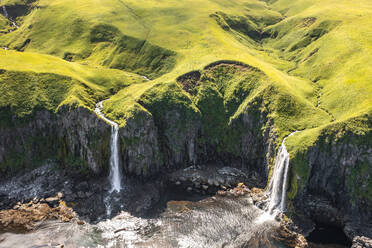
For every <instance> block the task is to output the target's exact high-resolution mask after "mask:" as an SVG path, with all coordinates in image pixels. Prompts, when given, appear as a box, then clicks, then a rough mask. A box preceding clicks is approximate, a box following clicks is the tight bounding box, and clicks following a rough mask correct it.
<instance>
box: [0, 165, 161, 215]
mask: <svg viewBox="0 0 372 248" xmlns="http://www.w3.org/2000/svg"><path fill="white" fill-rule="evenodd" d="M126 182H127V186H126V187H125V188H124V189H123V190H122V191H121V192H120V194H118V195H114V196H113V198H117V199H119V200H120V201H121V204H117V205H116V206H115V208H114V209H113V210H114V211H113V214H114V213H117V212H120V211H121V210H125V211H128V212H131V213H133V214H134V215H145V214H147V212H148V211H151V208H152V207H153V206H154V205H155V204H156V203H158V201H159V199H160V191H161V189H162V184H161V183H160V182H158V181H151V182H147V183H142V182H141V181H138V180H135V179H126ZM108 190H109V183H108V180H107V178H106V177H104V178H99V177H98V178H95V177H93V178H87V177H84V176H81V177H79V176H78V175H73V176H72V175H71V174H69V172H68V171H65V170H64V169H61V168H58V167H55V165H54V164H53V163H51V164H47V165H44V166H41V167H39V168H37V169H34V170H32V171H29V172H26V173H24V174H21V175H19V176H16V177H13V178H10V179H6V180H3V181H1V183H0V209H11V208H13V206H14V205H16V204H18V202H21V203H28V202H30V201H35V199H44V200H45V202H46V203H47V204H48V205H50V206H51V207H54V206H57V205H58V203H59V200H62V201H64V202H66V204H67V206H70V207H73V209H74V210H75V211H76V212H77V214H78V215H79V216H80V217H81V218H83V219H85V220H87V221H97V220H98V219H102V218H106V206H105V197H106V196H107V192H108ZM56 195H57V196H58V195H60V198H56V197H55V196H56ZM112 200H113V201H114V200H115V199H112Z"/></svg>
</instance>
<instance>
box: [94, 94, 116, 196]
mask: <svg viewBox="0 0 372 248" xmlns="http://www.w3.org/2000/svg"><path fill="white" fill-rule="evenodd" d="M102 109H103V101H102V102H99V103H97V105H96V109H95V112H96V114H97V115H99V116H100V117H101V118H102V119H104V120H105V121H106V122H107V123H109V124H110V125H111V142H110V152H111V155H110V175H109V180H110V184H111V190H110V193H112V192H114V191H116V192H120V190H121V189H122V187H121V173H120V166H119V140H118V139H119V125H118V124H117V123H115V122H113V121H112V120H110V119H108V118H107V117H106V116H105V115H104V114H103V113H102Z"/></svg>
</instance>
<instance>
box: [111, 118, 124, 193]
mask: <svg viewBox="0 0 372 248" xmlns="http://www.w3.org/2000/svg"><path fill="white" fill-rule="evenodd" d="M118 136H119V125H117V124H116V123H115V125H114V126H111V144H110V150H111V157H110V182H111V192H113V191H116V192H120V190H121V177H120V175H121V174H120V169H119V147H118V146H119V141H118Z"/></svg>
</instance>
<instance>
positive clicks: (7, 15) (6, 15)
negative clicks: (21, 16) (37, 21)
mask: <svg viewBox="0 0 372 248" xmlns="http://www.w3.org/2000/svg"><path fill="white" fill-rule="evenodd" d="M1 2H2V1H1V0H0V4H1ZM2 8H3V15H4V16H5V17H6V18H7V19H8V20H9V21H10V22H11V23H12V25H13V26H14V27H15V28H19V27H18V25H17V23H15V22H14V21H13V20H12V19H11V18H10V17H9V14H8V11H7V10H6V7H5V5H3V7H2Z"/></svg>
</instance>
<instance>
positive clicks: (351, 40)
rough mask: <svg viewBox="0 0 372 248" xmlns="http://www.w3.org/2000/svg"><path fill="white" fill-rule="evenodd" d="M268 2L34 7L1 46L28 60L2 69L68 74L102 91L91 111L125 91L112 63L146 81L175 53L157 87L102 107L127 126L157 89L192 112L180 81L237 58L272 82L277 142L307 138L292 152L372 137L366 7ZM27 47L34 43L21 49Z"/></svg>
mask: <svg viewBox="0 0 372 248" xmlns="http://www.w3.org/2000/svg"><path fill="white" fill-rule="evenodd" d="M14 2H15V1H14V0H8V1H6V2H4V3H5V4H8V5H11V4H12V3H14ZM268 2H269V3H265V2H263V1H258V0H233V1H231V0H213V1H204V0H186V1H170V0H159V1H145V0H136V1H135V0H125V1H123V0H109V1H102V0H80V1H74V0H53V1H52V0H40V1H38V2H37V4H36V5H37V6H39V7H38V8H33V9H32V10H31V12H30V14H29V15H27V16H25V17H21V18H18V19H17V21H18V23H20V24H22V25H21V27H20V29H19V30H17V31H15V32H12V33H9V34H6V35H0V45H2V46H9V47H10V48H18V49H23V50H25V51H26V52H25V53H16V52H6V53H5V52H1V53H0V64H1V67H3V68H8V69H9V70H26V68H29V70H32V71H37V72H49V73H57V74H61V75H66V76H69V77H72V78H75V79H77V80H79V81H80V82H82V83H85V84H87V85H88V86H89V87H90V88H92V89H94V92H105V93H98V95H99V97H98V96H97V97H93V98H92V100H91V104H90V105H92V104H93V101H94V100H96V99H98V98H101V97H102V96H103V95H104V94H106V95H107V94H108V88H110V87H113V85H117V84H120V83H115V82H118V80H119V81H121V80H120V78H121V77H124V78H125V77H128V74H125V73H124V72H120V71H118V70H111V69H103V67H102V66H104V67H115V65H116V66H117V68H121V69H124V70H131V71H134V72H138V73H145V74H146V73H149V71H150V70H151V66H152V65H153V61H154V57H156V56H155V55H154V53H163V52H164V51H165V50H164V49H167V52H168V50H169V51H171V52H172V55H171V57H172V56H173V57H174V60H175V63H174V65H169V64H168V65H169V66H168V65H167V66H168V67H165V69H162V70H159V71H158V72H157V73H156V74H151V76H152V78H156V79H155V80H153V81H151V82H146V83H145V82H144V83H142V84H138V85H131V86H129V87H126V88H124V89H123V90H121V91H120V92H119V93H118V94H116V95H115V96H113V97H112V98H111V99H110V100H109V101H107V102H105V108H106V111H107V113H108V115H109V116H110V117H111V118H113V119H116V120H117V121H118V122H120V123H121V124H122V125H125V118H128V117H130V116H133V114H134V113H135V112H136V111H148V110H146V109H144V107H143V106H141V105H140V104H139V103H138V102H141V101H142V100H143V99H144V98H145V99H147V100H149V99H148V97H147V96H148V95H153V93H154V92H155V93H156V89H161V90H159V92H158V93H159V94H158V95H156V94H155V95H156V96H154V98H156V99H158V98H161V97H164V94H163V91H164V90H166V91H169V94H171V95H172V94H175V95H177V96H180V97H181V95H182V97H181V98H182V99H184V103H185V104H189V105H190V107H191V108H194V107H195V106H194V103H195V102H196V103H198V99H194V98H193V97H192V96H190V95H189V94H187V93H185V92H184V91H182V89H181V88H180V87H176V86H177V85H176V82H175V79H176V78H177V77H178V76H179V75H182V74H184V73H186V72H189V71H192V70H202V69H203V68H204V66H206V65H208V64H209V63H211V62H214V61H217V60H221V59H224V60H226V59H229V60H238V61H242V62H244V63H246V64H248V65H250V66H253V67H255V68H258V69H259V70H260V71H262V72H263V73H264V74H265V75H266V76H267V78H268V79H267V80H264V81H260V83H261V84H262V87H263V88H274V89H275V90H273V91H272V95H269V96H268V98H269V99H268V100H270V101H271V102H272V103H273V104H274V105H275V106H277V107H276V108H273V111H272V116H271V117H272V118H273V119H274V120H275V128H276V129H277V132H278V134H279V137H280V138H282V137H284V136H285V135H287V134H289V133H290V132H291V131H294V130H296V129H298V130H305V131H303V132H301V133H298V134H296V135H294V136H292V137H291V138H289V139H288V147H289V149H290V151H291V152H292V154H297V153H298V152H301V151H303V150H306V149H307V147H309V146H311V145H312V144H313V142H315V140H316V139H317V137H318V136H319V135H320V134H321V133H322V132H327V130H334V129H339V128H340V126H342V128H344V127H345V126H352V127H353V128H351V129H352V130H354V131H355V132H359V133H364V132H366V131H368V129H369V128H370V127H369V126H368V125H365V124H363V123H364V122H363V121H359V119H361V118H362V117H363V115H364V114H367V113H371V108H372V100H371V99H372V86H371V84H370V83H369V81H370V75H369V73H368V72H370V71H371V69H372V68H371V66H372V62H371V59H370V58H371V56H372V54H371V51H372V47H371V44H372V40H371V39H372V28H371V27H372V25H370V24H371V23H372V20H371V17H370V16H371V14H372V13H371V12H372V6H371V3H370V1H369V0H360V1H358V3H357V4H356V3H352V2H350V1H347V0H341V1H336V0H323V1H320V0H316V1H313V0H296V1H289V0H277V1H268ZM0 21H1V20H0ZM98 24H107V25H111V27H113V29H112V30H114V33H113V34H112V38H110V39H109V40H103V41H99V42H92V30H95V28H96V27H97V25H98ZM0 25H1V23H0ZM116 29H117V31H115V30H116ZM260 33H264V34H266V36H262V37H261V38H264V39H262V40H261V39H259V38H258V36H260ZM110 35H111V34H109V35H108V36H110ZM122 35H126V36H128V37H130V38H125V39H124V41H125V42H124V44H122V43H120V42H119V41H118V40H120V37H121V36H122ZM110 37H111V36H110ZM132 38H134V39H136V40H134V41H133V40H132ZM27 39H30V40H31V42H30V43H29V44H28V45H27V46H23V44H24V43H25V41H26V40H27ZM128 40H130V41H131V42H128ZM141 40H146V42H145V44H146V45H144V46H142V45H141V46H139V47H138V49H137V48H136V49H128V46H134V47H137V45H138V44H137V43H141V42H140V41H141ZM132 41H133V42H132ZM132 43H133V44H134V45H133V44H132ZM128 44H129V45H128ZM173 52H174V54H173ZM36 53H43V54H50V55H53V56H56V57H59V58H63V57H66V55H71V56H72V60H74V61H75V63H69V62H65V61H63V60H61V59H57V58H55V57H51V56H44V55H39V54H36ZM122 55H123V56H124V57H126V56H128V55H129V56H131V58H136V56H137V55H138V56H139V55H140V58H141V61H147V60H148V61H149V63H135V64H133V65H131V66H126V63H128V60H124V62H123V63H121V64H120V61H121V59H122V57H121V56H122ZM172 59H173V58H172ZM16 61H17V62H16ZM18 61H19V62H18ZM50 61H53V62H50ZM115 61H116V62H117V63H116V64H115V63H114V62H115ZM118 61H119V62H118ZM25 63H28V66H27V67H26V66H25V65H26V64H25ZM169 63H173V62H172V61H171V62H169ZM51 65H52V66H51ZM149 68H150V69H149ZM146 75H147V74H146ZM103 79H104V80H103ZM122 81H126V80H122ZM104 82H107V83H104ZM159 84H160V85H161V84H164V85H165V86H164V87H159ZM168 86H169V87H168ZM233 88H234V89H236V88H235V86H234V87H233ZM232 92H234V90H233V91H232ZM262 92H263V91H258V93H257V94H261V93H262ZM150 93H151V94H150ZM180 94H181V95H180ZM184 97H186V98H188V99H189V100H185V98H184ZM224 97H227V98H228V97H229V96H228V95H225V96H224ZM253 98H254V96H252V95H250V96H249V97H247V98H246V99H245V100H244V101H242V103H241V106H240V108H238V110H243V109H244V107H245V106H246V105H248V104H249V103H250V101H251V99H253ZM318 98H319V103H320V105H319V106H318ZM226 100H227V99H225V101H226ZM155 102H158V103H159V102H160V103H161V101H155ZM240 113H241V112H239V111H237V112H235V113H230V117H231V118H236V117H237V116H238V115H239V114H240ZM123 117H124V119H123ZM349 124H350V125H349ZM301 170H303V171H306V168H299V171H298V173H299V174H301V176H303V175H305V174H306V173H305V172H304V173H302V172H301Z"/></svg>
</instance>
